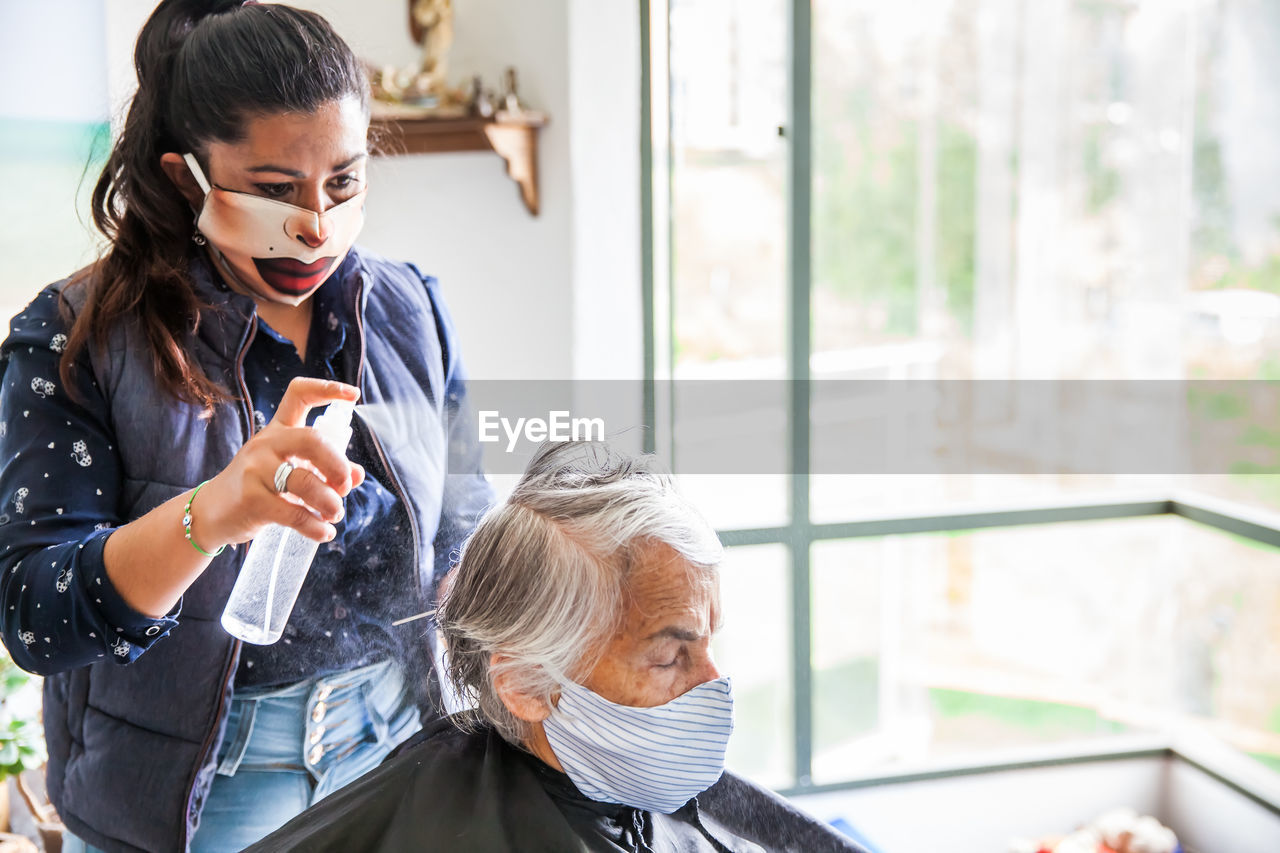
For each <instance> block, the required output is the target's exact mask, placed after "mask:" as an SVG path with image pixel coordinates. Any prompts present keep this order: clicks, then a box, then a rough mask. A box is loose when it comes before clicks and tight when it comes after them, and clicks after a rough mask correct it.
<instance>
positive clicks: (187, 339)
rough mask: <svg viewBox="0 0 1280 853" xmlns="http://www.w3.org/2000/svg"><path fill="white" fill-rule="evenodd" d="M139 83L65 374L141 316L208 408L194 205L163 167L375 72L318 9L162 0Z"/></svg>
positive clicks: (147, 33) (140, 59) (113, 166)
mask: <svg viewBox="0 0 1280 853" xmlns="http://www.w3.org/2000/svg"><path fill="white" fill-rule="evenodd" d="M134 68H135V69H136V71H137V75H138V90H137V93H136V94H135V95H134V96H133V101H132V103H131V104H130V106H129V111H128V115H127V116H126V118H125V122H124V128H123V130H122V132H121V134H120V137H119V139H117V140H116V143H115V146H114V147H113V149H112V151H111V155H110V157H109V158H108V160H107V164H106V166H105V167H104V168H103V170H102V175H101V176H100V177H99V178H98V182H97V185H96V186H95V188H94V192H93V221H94V224H95V225H96V226H97V227H98V230H100V231H101V232H102V233H103V234H105V235H106V237H107V239H108V240H109V241H110V245H109V246H108V248H107V251H106V253H105V254H104V255H103V257H102V258H101V259H100V260H99V261H98V262H97V264H96V265H95V266H94V267H93V268H92V270H91V273H90V275H87V276H83V277H81V278H80V279H79V281H78V285H79V286H86V287H89V288H91V291H90V293H89V296H88V299H87V300H86V302H85V307H84V310H82V311H81V312H80V314H79V316H77V317H76V319H75V321H74V323H73V324H72V327H71V333H70V335H69V336H68V341H67V347H66V350H65V351H64V352H63V355H62V363H61V373H62V380H63V386H64V387H67V388H71V387H74V385H73V384H72V383H71V381H70V373H71V371H72V369H73V365H74V362H75V360H76V358H77V356H78V355H79V353H80V352H81V350H83V349H84V348H85V347H86V346H92V347H94V348H95V349H99V350H102V349H105V346H106V343H107V340H108V335H109V333H110V331H111V329H112V328H113V327H115V326H117V325H119V324H120V323H121V322H134V323H137V324H138V326H139V327H140V329H141V331H142V333H143V339H144V340H145V341H146V345H147V347H148V349H149V350H150V355H151V358H152V362H153V364H154V368H155V375H156V377H157V379H158V380H159V382H160V385H161V387H162V388H163V389H164V390H165V391H167V392H168V393H169V394H170V395H171V396H172V397H173V398H174V399H176V400H181V401H185V402H189V403H194V404H196V405H199V406H202V407H203V408H205V409H206V410H209V409H210V408H211V407H212V406H213V405H214V404H215V403H218V402H221V401H225V400H227V399H229V397H230V395H229V393H228V392H227V390H226V389H223V388H221V387H220V386H218V384H217V383H216V382H214V381H213V380H212V379H210V378H209V377H208V376H206V375H205V373H204V371H203V370H202V369H201V368H200V366H199V365H198V364H196V363H195V361H194V360H193V359H192V357H191V351H190V346H191V341H192V336H193V334H192V333H193V332H194V331H195V329H196V327H197V326H198V324H199V320H200V312H201V310H202V309H203V308H204V307H205V306H203V305H202V304H201V303H200V301H199V299H198V298H197V296H196V294H195V292H194V290H193V289H192V287H191V283H190V277H189V261H190V258H191V254H192V251H193V250H194V248H195V247H194V244H193V243H192V241H191V236H192V233H193V228H194V225H193V221H192V220H193V216H192V211H191V208H190V205H189V204H188V203H187V201H186V199H185V198H184V197H183V196H182V194H181V193H180V192H179V191H178V189H177V187H175V186H174V185H173V183H172V182H171V181H170V180H169V178H168V176H167V175H165V173H164V172H163V171H162V170H161V168H160V156H161V155H162V154H165V153H168V152H175V153H179V154H182V153H186V152H189V151H190V152H201V153H203V152H204V150H205V147H206V146H207V145H208V143H210V142H236V141H238V140H240V139H242V138H243V136H244V129H245V123H246V121H247V120H248V119H249V118H252V117H254V116H258V115H270V114H274V113H280V112H305V113H310V112H314V111H315V110H316V109H318V108H319V107H320V106H322V105H323V104H325V103H328V102H330V101H334V100H340V99H343V98H347V97H356V98H358V99H359V100H360V101H361V103H363V104H364V106H365V110H366V112H367V111H368V98H369V94H368V92H369V90H368V84H367V82H366V80H365V76H364V70H363V67H362V66H361V64H360V62H359V60H358V59H356V57H355V55H354V54H353V53H352V52H351V49H350V47H348V46H347V44H346V43H345V42H344V41H343V40H342V39H341V38H340V37H339V36H338V34H337V33H335V32H334V31H333V29H332V28H331V27H330V26H329V24H328V23H327V22H326V21H325V20H324V18H322V17H320V16H319V15H317V14H315V13H313V12H307V11H302V10H299V9H294V8H292V7H289V6H282V5H278V4H265V3H264V4H258V3H250V4H244V3H243V2H242V0H163V2H161V3H160V4H159V6H157V7H156V9H155V11H154V12H152V14H151V17H150V18H148V19H147V22H146V24H144V25H143V27H142V31H141V32H140V33H139V34H138V42H137V46H136V48H135V50H134Z"/></svg>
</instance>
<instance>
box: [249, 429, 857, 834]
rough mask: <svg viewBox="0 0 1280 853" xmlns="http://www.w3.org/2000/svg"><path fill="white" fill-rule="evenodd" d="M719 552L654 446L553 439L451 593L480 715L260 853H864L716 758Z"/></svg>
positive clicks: (448, 622)
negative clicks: (630, 451)
mask: <svg viewBox="0 0 1280 853" xmlns="http://www.w3.org/2000/svg"><path fill="white" fill-rule="evenodd" d="M721 553H722V551H721V546H720V542H719V541H718V540H717V538H716V536H715V533H714V532H713V531H712V530H711V528H710V527H709V526H708V525H707V524H706V522H705V521H703V520H702V518H701V517H700V516H699V515H698V514H697V512H696V511H695V510H694V509H693V508H692V507H691V506H689V505H688V504H687V503H685V502H684V501H683V500H682V499H681V498H680V497H678V496H677V495H676V493H675V491H674V490H673V488H672V485H671V482H670V480H669V478H668V477H666V476H664V475H662V474H660V473H658V472H656V471H655V470H654V469H653V467H652V465H651V460H650V458H648V457H641V458H631V457H625V456H622V455H620V454H617V453H615V452H613V451H611V450H610V449H609V448H608V447H607V446H606V445H603V444H597V443H579V444H559V445H554V444H553V445H546V446H544V447H543V448H542V449H541V450H540V451H539V452H538V454H537V455H536V457H535V458H534V459H533V460H532V462H531V463H530V465H529V467H528V469H527V470H526V472H525V474H524V476H523V478H522V479H521V481H520V483H519V484H518V485H517V486H516V488H515V490H514V491H513V492H512V494H511V496H510V497H509V498H508V499H507V500H506V501H505V502H504V503H503V504H501V505H499V506H498V507H496V508H494V509H492V510H491V511H490V512H489V513H488V514H487V515H486V516H485V518H484V519H483V520H482V521H481V522H480V524H479V526H478V527H477V528H476V531H475V533H474V535H473V536H472V537H471V538H470V540H469V541H468V542H467V544H466V546H465V548H464V549H463V552H462V559H461V562H460V564H459V566H458V568H457V571H456V574H455V576H454V578H453V583H452V586H451V588H450V590H449V592H448V593H447V594H446V596H445V599H444V602H443V604H442V606H441V610H440V625H441V627H442V629H443V631H444V636H445V641H446V643H447V646H448V650H449V651H448V655H449V670H450V676H451V678H452V679H453V681H454V684H455V687H456V688H457V690H458V691H459V693H460V694H462V695H463V696H465V697H466V698H468V699H470V700H471V701H472V703H473V704H474V706H475V707H474V709H473V710H470V711H466V712H463V713H460V714H456V715H454V717H452V718H451V720H447V721H441V722H439V723H436V724H435V725H433V726H430V727H428V728H427V729H426V730H424V731H423V732H422V733H421V734H420V735H419V736H418V737H417V738H415V739H414V740H412V741H410V742H409V744H407V745H406V746H405V747H404V748H402V749H401V750H400V751H399V752H398V753H397V754H396V755H395V756H393V757H392V758H391V759H389V760H388V761H387V762H385V763H384V764H383V765H382V766H381V767H379V768H378V769H377V770H375V771H373V772H371V773H369V774H367V775H366V776H364V777H363V778H361V779H360V780H358V781H357V782H355V783H353V784H352V785H351V786H349V787H348V788H346V789H344V790H342V791H339V792H337V793H336V794H334V795H332V796H330V797H329V798H327V799H325V800H324V801H322V802H321V803H320V804H318V805H317V806H315V807H313V808H312V809H310V810H309V811H307V812H305V813H303V814H302V815H300V816H299V817H297V818H295V819H294V820H293V821H292V822H291V823H289V824H287V825H286V826H285V827H284V828H282V829H281V830H279V831H278V832H276V833H274V834H272V835H270V836H268V837H267V838H266V839H265V840H263V841H262V842H261V844H259V845H258V846H255V847H253V848H251V849H252V850H261V851H268V850H269V851H285V850H299V851H301V850H306V851H387V853H390V851H403V850H442V851H443V850H467V851H543V850H545V851H565V850H584V849H585V850H607V851H618V850H627V851H725V850H729V851H758V850H798V851H799V850H802V851H806V853H810V852H811V851H824V850H833V851H835V850H841V851H858V850H859V849H860V848H858V847H857V846H856V845H855V844H853V843H852V842H850V841H848V840H847V839H845V838H844V837H843V836H841V835H839V834H837V833H835V832H834V831H832V830H830V829H828V828H827V827H825V826H824V825H822V824H820V823H818V822H817V821H815V820H813V819H812V818H810V817H808V816H807V815H804V814H803V813H801V812H799V811H797V810H796V809H795V808H794V807H792V806H790V805H788V804H787V803H786V802H785V801H784V800H782V799H780V798H778V797H777V796H775V795H773V794H772V793H770V792H768V791H765V790H764V789H762V788H759V787H757V786H755V785H752V784H751V783H749V782H746V781H745V780H743V779H740V778H738V777H735V776H733V775H732V774H730V773H725V772H723V767H724V754H725V747H726V745H727V742H728V738H729V733H730V731H731V730H732V728H733V717H732V715H733V698H732V693H731V690H730V684H729V679H728V678H726V677H724V676H722V675H721V673H720V671H719V670H718V669H717V668H716V665H715V663H714V662H713V661H712V658H711V635H712V633H713V631H714V630H715V628H716V626H717V623H718V621H719V618H720V614H719V606H718V600H717V598H718V596H717V566H718V564H719V562H720V559H721Z"/></svg>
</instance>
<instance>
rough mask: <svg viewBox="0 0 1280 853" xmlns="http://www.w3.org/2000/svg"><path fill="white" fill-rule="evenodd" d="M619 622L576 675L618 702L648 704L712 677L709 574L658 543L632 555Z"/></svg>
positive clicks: (714, 607) (715, 608) (714, 594)
mask: <svg viewBox="0 0 1280 853" xmlns="http://www.w3.org/2000/svg"><path fill="white" fill-rule="evenodd" d="M624 605H625V607H626V611H625V613H624V615H623V619H622V622H621V626H620V628H619V629H618V631H617V632H616V633H615V634H614V635H613V637H612V638H610V640H609V641H608V642H607V643H606V645H605V649H604V653H603V656H602V657H601V659H600V662H599V663H598V664H596V667H595V668H594V669H593V670H592V671H591V674H590V675H589V676H588V677H587V678H585V679H583V680H582V682H581V683H582V685H583V686H584V687H586V688H587V689H589V690H591V691H593V692H595V693H597V694H599V695H600V696H602V697H604V698H605V699H608V700H609V701H610V702H615V703H617V704H619V705H631V706H633V707H638V708H651V707H653V706H655V705H664V704H666V703H667V702H670V701H671V700H672V699H675V698H676V697H677V696H681V695H683V694H685V693H688V692H689V691H690V690H692V689H693V688H694V687H697V686H698V685H699V684H704V683H706V682H708V681H714V680H715V679H717V678H720V677H721V676H720V671H719V670H718V669H716V665H715V662H714V661H713V660H712V658H711V635H712V632H713V631H715V629H716V628H718V627H719V618H720V614H719V601H718V589H717V583H716V574H715V573H714V572H712V573H708V572H706V571H704V570H701V569H698V568H696V567H692V566H690V565H689V563H688V562H687V561H686V560H685V559H684V558H683V557H681V556H680V555H679V554H678V553H677V552H675V551H674V550H672V549H671V548H670V547H669V546H666V545H653V546H650V547H649V548H647V549H645V550H644V551H643V552H642V553H641V554H640V556H639V557H638V563H637V565H636V566H635V567H634V569H633V570H632V573H631V586H630V591H629V594H628V595H627V597H626V600H625V601H624Z"/></svg>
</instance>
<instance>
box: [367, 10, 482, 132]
mask: <svg viewBox="0 0 1280 853" xmlns="http://www.w3.org/2000/svg"><path fill="white" fill-rule="evenodd" d="M409 28H410V32H411V33H412V34H413V38H414V40H415V41H416V42H418V43H419V44H420V45H422V54H421V57H420V58H419V60H418V62H417V63H415V64H414V65H411V66H408V67H406V68H396V67H395V66H393V65H387V66H384V67H381V68H376V69H372V70H371V72H370V74H369V81H370V84H371V87H372V90H373V96H374V99H375V100H376V101H377V102H379V103H383V104H392V105H394V107H393V108H392V109H394V108H404V109H405V110H408V111H411V112H412V111H415V110H416V111H417V114H419V115H422V114H427V115H431V116H439V117H452V116H463V115H466V114H467V113H468V112H469V111H470V108H471V99H470V98H469V97H468V94H467V93H466V92H464V91H461V90H458V89H453V88H450V86H449V48H450V47H451V46H452V45H453V0H409ZM375 106H376V105H375ZM383 112H386V110H383Z"/></svg>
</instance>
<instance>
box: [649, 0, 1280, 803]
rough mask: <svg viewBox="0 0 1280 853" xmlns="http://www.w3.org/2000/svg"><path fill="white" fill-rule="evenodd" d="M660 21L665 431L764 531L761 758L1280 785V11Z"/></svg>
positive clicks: (756, 740)
mask: <svg viewBox="0 0 1280 853" xmlns="http://www.w3.org/2000/svg"><path fill="white" fill-rule="evenodd" d="M649 10H650V12H651V16H650V21H651V24H652V26H651V28H650V34H651V37H652V44H651V50H650V52H649V60H650V67H649V72H650V79H651V81H652V84H653V85H652V99H651V104H652V107H653V112H652V124H651V127H652V131H653V140H652V145H651V146H650V147H649V151H650V153H651V160H652V162H651V171H650V174H649V176H650V177H651V178H652V181H651V185H650V186H649V187H648V191H649V192H651V194H652V202H653V203H652V205H651V209H652V210H653V211H654V212H655V214H654V215H655V221H654V223H653V228H652V234H653V235H654V236H653V252H652V255H651V258H652V259H653V264H652V271H653V272H652V288H651V291H650V292H651V296H652V305H653V306H654V308H655V310H654V312H653V315H652V316H653V322H654V328H653V330H652V335H651V340H652V342H653V344H652V346H653V352H652V353H651V354H650V356H651V357H650V359H649V361H650V362H651V363H652V364H653V365H654V370H653V377H652V378H654V379H656V380H659V381H657V382H656V383H655V385H654V388H655V389H656V390H655V394H654V405H653V411H654V420H655V435H656V438H657V441H656V444H657V446H658V447H659V448H660V449H662V450H663V451H665V452H668V453H670V455H671V459H672V463H673V465H674V467H675V468H676V470H677V472H678V474H679V475H680V477H681V481H682V484H683V486H684V488H685V491H686V492H687V493H688V494H690V496H691V497H692V498H693V499H694V500H695V501H697V502H698V503H699V505H700V506H701V507H703V508H704V510H705V511H706V513H707V514H708V516H709V517H710V518H711V519H712V521H713V523H715V524H716V525H717V527H718V528H719V529H720V530H721V532H722V538H723V539H724V540H725V541H726V543H727V544H729V545H731V546H732V547H731V548H730V555H729V558H728V561H727V564H726V569H725V576H724V585H725V593H724V594H725V597H726V613H727V616H728V619H729V620H730V622H729V627H728V628H727V629H726V633H725V634H724V636H723V638H722V639H721V641H720V646H719V649H720V654H721V656H722V657H723V658H724V661H723V662H724V663H725V669H726V670H728V671H730V672H731V674H735V675H738V676H739V677H741V678H743V679H744V683H743V685H742V691H743V702H742V704H743V713H742V715H741V717H742V718H741V720H740V723H739V725H740V729H742V730H743V731H744V732H745V734H744V735H743V738H742V739H743V740H748V741H749V742H750V743H751V747H750V748H749V749H747V748H744V749H742V750H741V751H740V752H739V753H737V754H735V755H734V756H732V761H733V762H735V766H737V767H738V768H739V769H741V770H743V771H744V772H747V773H749V774H751V775H754V776H756V777H757V778H759V779H761V780H763V781H766V782H767V783H769V784H773V785H776V786H779V787H794V788H800V789H802V788H805V787H807V786H810V785H816V784H824V783H838V782H840V781H842V780H845V779H850V778H853V777H857V776H866V775H869V774H875V773H883V772H891V771H892V770H893V769H894V768H902V767H906V766H914V765H916V764H918V763H920V762H924V763H926V764H927V763H928V762H930V761H936V760H939V759H940V758H942V757H944V756H956V755H966V756H975V755H976V756H979V760H982V759H981V757H982V756H988V757H990V756H992V755H995V754H996V753H997V752H999V753H1001V754H1003V753H1004V752H1006V751H1008V750H1009V749H1016V748H1018V747H1025V746H1035V745H1039V746H1043V745H1044V744H1046V743H1050V744H1062V743H1065V742H1068V741H1070V742H1090V743H1092V742H1096V741H1099V740H1102V741H1105V739H1106V738H1107V737H1109V736H1111V735H1114V734H1118V733H1126V732H1160V733H1169V732H1172V731H1175V730H1180V729H1182V728H1184V727H1185V726H1187V725H1191V726H1193V727H1195V728H1196V729H1198V730H1200V731H1204V732H1208V733H1211V734H1212V735H1213V736H1215V737H1217V738H1219V739H1221V740H1223V741H1225V742H1227V743H1230V744H1232V745H1233V746H1235V747H1236V748H1238V749H1239V750H1241V751H1243V752H1246V753H1249V754H1251V755H1254V756H1255V757H1257V758H1258V759H1259V760H1261V761H1263V762H1265V763H1269V764H1271V765H1272V766H1275V767H1280V691H1277V689H1276V688H1275V687H1274V686H1273V685H1274V684H1276V683H1278V682H1280V679H1277V678H1276V672H1275V670H1274V665H1273V664H1268V663H1267V661H1274V660H1277V659H1280V635H1277V634H1276V633H1275V631H1274V628H1273V627H1268V626H1274V625H1275V624H1280V609H1278V608H1280V599H1277V598H1276V596H1275V594H1274V590H1275V589H1276V588H1277V581H1280V560H1278V559H1277V557H1278V556H1280V551H1278V550H1277V548H1276V545H1277V544H1280V532H1278V530H1277V526H1278V525H1277V522H1276V516H1275V515H1274V511H1275V510H1276V509H1278V508H1280V473H1278V472H1280V427H1278V426H1277V424H1276V420H1275V414H1274V413H1275V411H1277V409H1276V401H1275V399H1274V397H1273V394H1274V386H1273V385H1271V384H1270V383H1271V382H1273V381H1274V380H1276V379H1280V230H1278V229H1280V197H1277V196H1276V195H1275V193H1273V192H1270V190H1269V187H1271V186H1274V185H1275V184H1276V183H1277V182H1280V159H1277V158H1275V157H1274V156H1271V153H1270V148H1271V147H1273V146H1272V144H1271V142H1270V140H1271V139H1272V137H1274V134H1273V133H1268V129H1277V128H1280V90H1277V89H1276V88H1275V86H1274V85H1271V83H1270V81H1271V80H1272V79H1273V78H1274V74H1275V72H1276V71H1277V70H1280V65H1277V61H1276V60H1275V57H1276V56H1280V11H1278V10H1277V9H1275V8H1272V6H1271V5H1269V4H1262V3H1230V2H1225V0H1178V2H1169V3H1164V2H1138V0H1036V2H1024V0H922V2H917V3H902V2H891V0H814V2H812V3H804V2H787V0H668V2H660V1H659V0H652V2H650V4H649ZM665 380H671V381H670V382H667V381H665ZM726 401H727V402H726ZM957 401H960V402H957ZM957 424H961V425H962V426H960V427H957V426H956V425H957ZM1090 424H1093V425H1095V426H1096V425H1099V424H1105V429H1104V434H1103V435H1101V436H1099V435H1092V436H1091V437H1090V438H1089V439H1088V440H1087V441H1077V439H1078V438H1079V437H1080V436H1081V435H1085V434H1087V430H1088V427H1089V425H1090ZM1055 442H1056V443H1055ZM726 444H731V445H732V446H734V447H735V448H737V452H735V453H730V454H719V453H718V451H719V450H721V449H722V448H723V447H724V446H725V445H726ZM850 446H856V447H858V448H870V450H867V451H866V452H863V453H861V455H860V454H859V453H856V452H854V453H851V452H845V451H846V450H847V448H848V447H850ZM833 448H834V450H833ZM1188 448H1190V450H1188ZM926 457H927V458H928V459H930V460H941V461H940V462H938V464H929V465H924V464H919V465H918V464H917V463H918V462H919V460H921V459H923V458H926ZM1193 457H1194V460H1195V461H1194V462H1192V461H1188V460H1190V459H1192V458H1193ZM709 460H715V461H709ZM903 460H906V461H905V462H904V461H903ZM1139 460H1142V461H1139ZM1224 499H1225V500H1226V501H1227V502H1226V503H1221V501H1222V500H1224ZM1215 528H1216V529H1215ZM1224 531H1226V532H1224ZM785 604H789V606H784V605H785ZM735 620H738V621H741V622H746V623H747V624H746V625H745V626H743V625H737V626H735V625H734V622H735ZM1269 666H1270V667H1271V669H1270V670H1268V667H1269ZM735 670H736V672H735ZM783 683H785V685H786V687H787V688H789V690H786V691H783V692H784V693H786V696H785V697H780V696H779V695H777V693H776V691H777V689H778V687H779V685H781V684H783ZM784 727H785V728H786V730H787V733H788V734H787V736H786V741H785V743H784V742H781V741H780V740H779V737H780V735H779V732H780V731H783V730H784Z"/></svg>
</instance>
